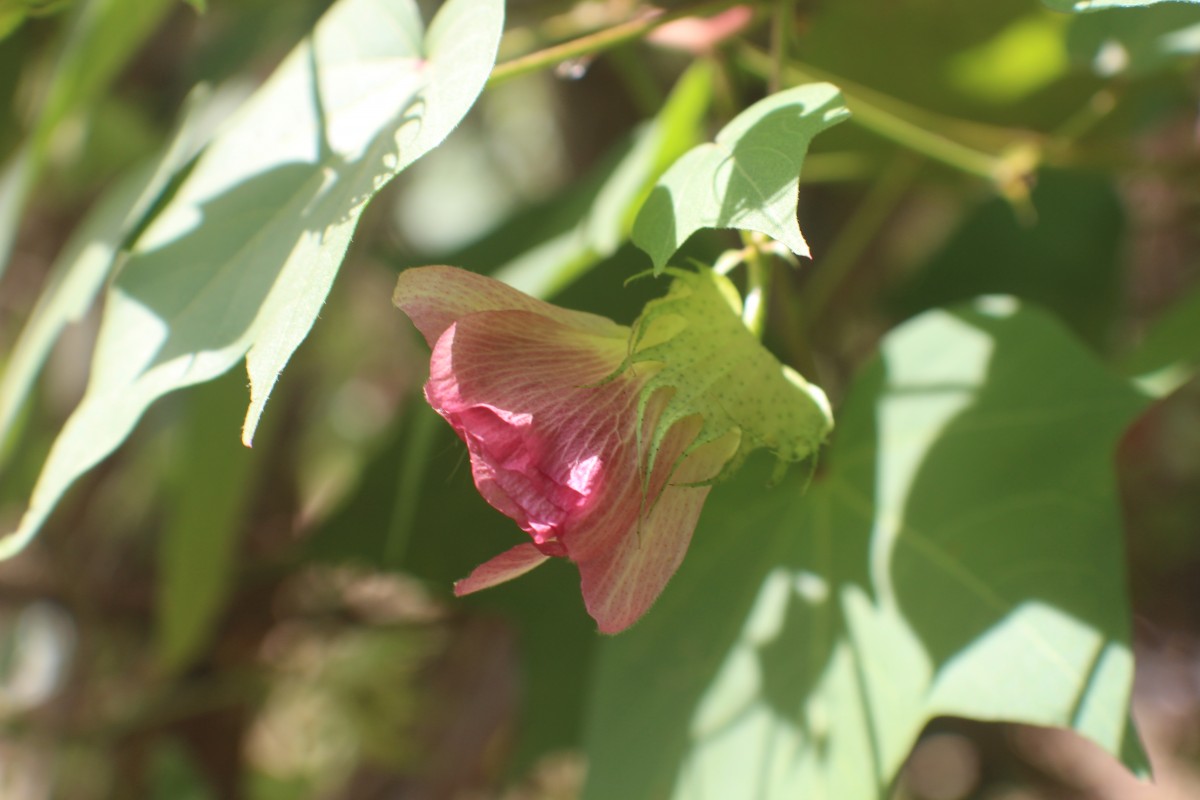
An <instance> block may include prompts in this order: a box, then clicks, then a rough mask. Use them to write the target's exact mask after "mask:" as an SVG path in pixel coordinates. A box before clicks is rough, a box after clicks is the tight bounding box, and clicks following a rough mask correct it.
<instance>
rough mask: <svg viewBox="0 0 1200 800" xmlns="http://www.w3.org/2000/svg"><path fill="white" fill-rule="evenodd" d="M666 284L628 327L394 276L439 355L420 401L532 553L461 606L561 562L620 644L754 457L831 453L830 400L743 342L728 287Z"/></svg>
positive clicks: (500, 289) (687, 274) (502, 558)
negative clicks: (761, 452) (716, 495)
mask: <svg viewBox="0 0 1200 800" xmlns="http://www.w3.org/2000/svg"><path fill="white" fill-rule="evenodd" d="M671 275H672V281H671V286H670V289H669V291H668V292H667V294H666V296H664V297H662V298H660V299H658V300H654V301H651V302H650V303H649V304H647V306H646V308H645V309H644V310H643V312H642V314H641V316H640V317H639V318H638V319H637V321H635V322H634V324H633V326H632V327H627V326H624V325H619V324H617V323H615V322H613V321H612V320H609V319H606V318H604V317H600V316H597V315H594V314H588V313H584V312H580V311H572V310H568V309H564V308H560V307H558V306H555V305H551V304H549V303H546V302H543V301H541V300H537V299H535V298H533V297H530V296H528V295H526V294H523V293H521V292H519V291H517V290H516V289H513V288H510V287H508V286H506V285H505V284H503V283H501V282H500V281H497V280H495V279H493V278H488V277H484V276H481V275H477V274H475V273H472V272H469V271H466V270H463V269H457V268H454V267H423V268H417V269H411V270H408V271H406V272H404V273H403V274H402V275H401V276H400V280H399V282H398V284H397V286H396V292H395V296H394V301H395V303H396V305H397V306H398V307H399V308H400V309H401V310H402V311H403V312H404V313H405V314H407V315H408V317H409V318H410V319H411V320H412V322H413V324H414V325H416V327H417V328H418V329H419V330H420V331H421V334H422V335H423V336H424V337H425V340H426V341H427V342H428V343H429V345H430V347H432V348H433V354H432V358H431V360H430V369H429V372H430V374H429V380H428V382H427V383H426V384H425V398H426V400H428V401H429V404H430V405H431V406H432V407H433V408H434V410H436V411H437V412H438V413H439V414H440V415H441V416H442V417H444V418H445V419H446V421H447V422H449V423H450V425H451V426H452V427H453V428H454V431H455V432H456V433H457V434H458V436H459V437H460V438H461V439H462V440H463V441H464V442H465V443H466V445H467V450H468V452H469V453H470V457H471V472H472V475H473V477H474V480H475V486H476V488H477V489H478V490H479V493H480V494H481V495H482V496H483V497H484V499H486V500H487V501H488V502H489V503H490V504H491V505H492V506H493V507H494V508H495V509H496V510H498V511H500V512H501V513H503V514H506V515H507V516H509V517H511V518H512V519H513V521H514V522H516V523H517V526H518V527H519V528H521V530H523V531H525V532H526V533H527V534H528V535H529V537H530V541H527V542H523V543H521V544H518V545H516V546H514V547H512V548H511V549H509V550H506V551H505V552H503V553H502V554H500V555H499V556H497V557H495V558H493V559H491V560H490V561H487V562H486V563H484V564H483V565H481V566H479V567H478V568H476V569H475V570H474V571H473V572H472V573H471V574H470V575H469V576H468V577H466V578H464V579H463V580H460V581H458V582H457V583H456V584H455V587H454V590H455V593H456V594H458V595H465V594H470V593H472V592H476V591H479V590H481V589H486V588H488V587H491V586H495V585H497V584H499V583H503V582H505V581H508V580H511V579H513V578H516V577H519V576H520V575H523V574H525V573H526V572H529V571H530V570H532V569H534V568H535V567H537V566H539V565H540V564H542V563H544V562H545V561H547V560H548V559H550V558H554V557H557V558H566V559H569V560H570V561H572V562H573V563H574V564H575V565H576V567H577V568H578V569H579V575H580V583H581V587H582V591H583V598H584V603H585V605H586V606H587V610H588V613H589V614H591V616H592V618H593V619H594V620H595V621H596V624H597V625H598V627H599V629H600V631H601V632H603V633H618V632H620V631H622V630H624V629H626V628H628V627H629V626H630V625H632V624H633V623H634V622H636V621H637V620H638V619H639V618H641V616H642V615H643V614H645V613H646V611H647V610H648V609H649V608H650V606H651V605H652V604H653V603H654V601H655V600H656V599H657V598H658V596H659V594H660V593H661V592H662V590H663V588H664V587H665V586H666V584H667V581H669V580H670V578H671V576H672V575H673V574H675V571H676V569H677V568H678V567H679V564H680V562H681V561H682V560H683V558H684V554H685V553H686V552H687V548H688V543H689V542H690V541H691V538H692V532H693V530H694V529H695V527H696V523H697V520H698V519H699V517H700V513H701V509H702V507H703V505H704V501H705V498H706V497H707V496H708V494H709V491H710V489H711V487H712V484H713V483H714V482H715V481H717V480H718V479H719V478H721V477H723V476H724V475H726V474H728V473H729V472H730V471H731V470H732V469H733V468H735V467H736V465H737V464H739V463H740V462H741V461H742V459H744V458H745V456H746V455H747V454H748V453H749V452H750V451H752V450H754V449H757V448H760V447H765V448H767V449H769V450H771V452H773V453H774V454H775V455H776V456H777V457H778V458H779V460H780V463H781V464H786V463H788V462H795V461H800V460H803V459H805V458H809V457H811V456H813V454H814V453H815V451H816V450H817V448H818V447H819V446H820V444H821V442H822V441H824V439H825V437H826V435H827V434H828V433H829V431H830V429H831V427H832V424H833V421H832V417H831V414H830V410H829V404H828V401H827V400H826V399H825V395H824V393H822V392H821V390H820V389H819V388H818V387H816V386H813V385H812V384H810V383H808V382H807V381H805V380H804V378H802V377H801V376H800V375H799V374H798V373H796V372H795V371H794V370H792V369H790V368H788V367H785V366H783V365H781V364H780V363H779V362H778V361H776V360H775V358H774V357H773V356H772V355H771V354H770V353H769V352H768V351H767V350H765V349H764V348H763V347H762V345H761V344H760V343H759V342H758V340H757V339H756V338H755V337H754V336H753V335H752V334H751V333H750V331H749V330H748V329H747V328H746V327H745V326H744V324H743V322H742V308H741V299H740V297H739V296H738V293H737V290H736V289H735V288H734V286H733V284H732V283H731V282H730V281H729V279H728V278H726V277H724V276H722V275H719V274H717V273H716V272H713V271H712V270H709V269H707V268H701V269H699V270H698V271H686V270H672V271H671Z"/></svg>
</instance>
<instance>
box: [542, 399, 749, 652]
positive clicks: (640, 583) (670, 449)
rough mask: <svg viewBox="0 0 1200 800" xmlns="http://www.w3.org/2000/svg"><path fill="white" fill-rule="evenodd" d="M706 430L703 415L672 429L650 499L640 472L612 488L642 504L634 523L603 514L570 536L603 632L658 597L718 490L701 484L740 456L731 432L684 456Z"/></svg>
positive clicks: (570, 549)
mask: <svg viewBox="0 0 1200 800" xmlns="http://www.w3.org/2000/svg"><path fill="white" fill-rule="evenodd" d="M656 405H659V406H660V407H661V402H659V403H656ZM647 424H648V425H653V424H654V422H653V420H648V421H647ZM700 427H701V420H700V419H699V418H689V419H686V420H683V421H681V422H679V423H677V424H676V425H675V426H674V427H673V428H672V430H671V432H670V433H669V434H668V436H667V438H666V439H665V440H664V441H663V444H662V449H661V451H660V453H659V459H658V466H657V467H655V475H654V476H652V479H651V481H650V487H649V493H648V494H647V495H646V499H645V500H641V498H642V493H643V491H644V487H643V484H642V483H641V481H640V478H639V477H638V476H637V475H634V476H632V478H633V479H632V480H631V481H629V482H628V483H626V484H625V485H624V486H621V487H616V486H613V487H610V488H611V489H612V490H613V492H614V494H618V493H619V494H620V495H621V496H622V497H623V498H625V499H624V501H623V502H618V503H617V504H616V506H618V507H620V506H622V505H623V506H625V507H628V506H629V505H631V504H632V503H634V502H638V501H641V503H642V505H641V508H640V510H639V513H638V514H636V515H634V516H633V517H632V519H631V518H630V517H629V516H628V515H625V514H608V515H597V516H595V517H593V518H591V519H589V520H588V525H587V526H586V528H581V529H579V530H575V531H572V532H571V534H570V536H569V537H567V538H566V539H565V542H566V545H567V553H568V556H569V557H570V558H571V560H572V561H574V562H575V563H576V564H577V566H578V567H579V575H580V583H581V587H582V591H583V599H584V603H585V604H586V606H587V609H588V613H589V614H590V615H591V616H592V618H593V619H595V620H596V623H597V625H598V626H599V628H600V631H601V632H602V633H619V632H620V631H622V630H624V629H625V628H628V627H629V626H630V625H632V624H633V623H634V622H636V621H637V620H638V619H640V618H641V617H642V615H643V614H645V613H646V611H647V610H648V609H649V608H650V606H651V605H652V604H653V603H654V601H655V600H657V599H658V596H659V595H660V594H661V593H662V591H663V589H664V588H665V587H666V585H667V581H669V580H670V578H671V576H672V575H674V574H675V571H676V570H677V569H678V568H679V564H680V562H682V561H683V557H684V554H685V553H686V552H687V548H688V545H689V543H690V542H691V539H692V531H694V530H695V528H696V523H697V521H698V520H699V517H700V511H701V509H702V508H703V506H704V500H705V498H706V497H708V492H709V488H710V487H709V486H706V485H697V484H702V483H703V482H704V481H709V480H712V479H713V478H715V477H716V476H717V475H718V474H719V473H720V471H721V469H722V467H724V465H725V462H726V461H728V460H729V458H730V457H731V456H732V455H733V454H734V453H735V452H736V451H737V448H738V439H739V437H738V435H737V434H736V433H731V434H730V435H727V436H723V437H721V438H720V439H718V440H716V441H713V442H709V443H707V444H705V445H702V446H701V447H698V448H696V449H695V450H694V451H692V452H690V453H688V454H687V455H686V456H685V455H683V453H684V452H685V450H686V449H687V448H688V446H689V445H690V443H691V442H692V440H693V439H694V438H695V436H696V434H697V433H698V432H699V430H700ZM626 480H629V477H628V476H626Z"/></svg>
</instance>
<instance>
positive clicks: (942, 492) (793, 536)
mask: <svg viewBox="0 0 1200 800" xmlns="http://www.w3.org/2000/svg"><path fill="white" fill-rule="evenodd" d="M882 349H883V352H882V356H881V358H879V359H877V360H876V361H875V362H873V364H872V365H871V366H870V367H869V369H867V370H866V372H865V374H864V375H863V376H861V377H860V378H859V380H858V381H857V382H856V383H855V385H854V387H853V389H852V392H851V395H850V397H849V399H848V400H847V402H846V405H845V407H844V408H843V409H842V411H841V413H840V415H839V431H840V433H839V435H838V437H837V439H836V441H835V443H834V445H833V447H832V452H831V453H830V454H829V455H828V457H827V458H826V462H827V464H828V471H827V472H826V474H824V475H822V476H820V477H818V478H817V480H816V481H815V482H814V484H813V486H812V488H811V489H810V490H809V491H808V492H807V493H804V491H803V480H802V477H800V476H796V477H794V478H793V479H792V480H790V481H789V482H787V483H785V484H784V485H782V486H779V487H777V488H775V489H772V490H764V489H763V488H762V483H763V482H764V481H765V478H766V471H765V470H763V469H759V470H758V471H757V474H755V471H754V470H748V471H747V473H746V474H745V477H742V478H739V479H737V480H736V481H734V482H733V483H732V485H722V486H718V487H717V488H716V489H715V490H714V492H713V496H712V497H711V498H710V500H709V508H708V509H707V510H706V512H705V513H706V516H705V518H703V519H702V521H701V525H700V529H699V530H698V531H697V532H696V536H695V538H694V540H693V544H692V548H691V552H689V554H688V558H687V560H686V561H685V562H684V565H683V568H682V569H681V570H680V571H679V573H678V575H677V576H676V577H675V579H674V581H673V582H672V583H671V585H669V586H668V587H667V590H666V592H665V593H664V594H663V596H662V598H661V599H660V601H659V603H658V605H657V606H656V607H655V608H654V609H652V610H651V612H650V613H649V614H648V615H647V616H646V618H645V619H644V620H643V621H642V622H641V623H640V624H639V625H638V626H637V627H635V628H633V629H632V630H631V631H629V632H628V633H626V634H624V635H622V636H620V637H618V638H616V639H613V640H610V641H606V642H605V643H604V646H603V651H602V653H601V657H600V660H599V664H598V668H597V678H596V688H595V691H594V694H593V698H592V722H591V726H590V731H589V736H588V754H589V760H590V767H589V780H590V783H589V787H588V792H587V796H588V797H594V798H607V797H622V798H631V800H634V799H636V798H649V797H678V798H683V797H696V796H700V795H703V796H712V797H727V796H754V797H759V798H785V797H787V798H790V797H836V798H839V800H867V799H868V798H872V799H873V798H878V797H881V796H886V791H887V787H888V786H889V784H890V783H891V781H892V780H893V778H894V776H895V774H896V771H897V769H898V768H899V767H900V765H901V763H902V762H903V760H904V758H905V757H906V755H907V754H908V752H909V749H910V747H911V746H912V744H913V742H914V740H915V738H916V736H917V735H918V733H919V732H920V730H921V728H922V726H923V725H924V724H925V723H926V721H927V720H929V719H930V718H932V717H934V716H938V715H943V714H950V715H963V716H969V717H974V718H979V719H1006V720H1020V721H1024V722H1030V723H1035V724H1042V725H1062V726H1068V727H1072V728H1074V729H1075V730H1077V731H1079V732H1081V733H1083V734H1084V735H1086V736H1088V737H1090V738H1091V739H1093V740H1095V741H1096V742H1098V743H1099V744H1100V745H1102V746H1103V747H1104V748H1106V749H1107V750H1109V751H1110V752H1112V753H1119V754H1122V755H1123V756H1124V757H1125V758H1126V759H1127V762H1131V763H1133V764H1135V765H1138V766H1141V765H1142V764H1141V761H1140V759H1139V754H1140V750H1139V749H1138V747H1137V744H1136V740H1135V739H1134V737H1133V733H1132V731H1131V729H1130V727H1129V725H1128V722H1127V705H1128V701H1129V695H1130V683H1131V680H1132V677H1133V661H1132V655H1131V653H1130V648H1129V630H1128V628H1129V611H1128V607H1127V600H1126V596H1125V587H1124V576H1123V574H1122V541H1121V524H1120V514H1119V510H1118V507H1117V498H1116V491H1115V478H1114V468H1113V463H1112V458H1113V453H1114V450H1115V444H1116V440H1117V438H1118V436H1119V435H1120V434H1121V432H1122V431H1123V429H1124V428H1125V426H1126V425H1127V423H1128V422H1129V421H1130V419H1131V418H1132V417H1133V416H1134V415H1136V414H1137V413H1138V412H1139V410H1140V409H1142V408H1143V407H1144V405H1145V399H1144V398H1143V397H1142V396H1140V395H1138V394H1137V393H1135V392H1134V391H1132V390H1131V389H1130V388H1129V386H1128V385H1127V384H1126V383H1125V382H1124V381H1122V380H1120V379H1119V378H1117V377H1115V376H1113V375H1110V374H1109V373H1107V372H1106V371H1105V370H1104V369H1103V368H1102V367H1101V366H1100V365H1099V364H1098V363H1097V362H1096V361H1095V360H1094V359H1093V358H1092V357H1091V356H1090V355H1089V354H1088V353H1087V352H1086V351H1085V350H1084V349H1083V348H1082V347H1080V346H1079V345H1078V344H1076V343H1075V342H1074V341H1073V340H1072V339H1071V337H1070V336H1069V335H1067V334H1066V333H1065V332H1064V331H1063V330H1062V329H1061V328H1060V327H1059V326H1058V325H1057V324H1055V323H1053V322H1052V321H1051V320H1050V319H1049V318H1047V317H1046V316H1044V315H1043V314H1041V313H1038V312H1035V311H1030V310H1015V304H1013V303H1011V302H1010V301H1006V300H1004V299H1001V298H995V299H992V300H989V301H987V302H981V303H980V304H978V305H977V306H976V307H975V308H974V309H967V310H963V311H960V312H957V313H949V312H944V311H933V312H929V313H927V314H924V315H922V316H921V317H919V318H917V319H915V320H913V321H912V322H909V323H907V324H905V325H904V326H902V327H901V328H899V329H897V330H895V331H894V332H892V333H891V334H890V335H889V336H888V337H887V338H886V339H885V341H884V343H883V348H882ZM759 466H760V467H761V466H762V465H761V463H760V464H759Z"/></svg>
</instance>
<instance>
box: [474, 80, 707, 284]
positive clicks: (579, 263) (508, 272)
mask: <svg viewBox="0 0 1200 800" xmlns="http://www.w3.org/2000/svg"><path fill="white" fill-rule="evenodd" d="M712 85H713V69H712V67H711V65H709V64H708V63H706V62H703V61H698V62H696V64H695V65H693V66H692V68H691V69H689V70H688V71H687V72H686V73H684V75H683V76H682V77H681V78H680V79H679V81H678V83H677V84H676V85H675V88H674V89H673V90H672V92H671V95H670V97H668V98H667V101H666V103H664V104H663V107H662V110H661V111H660V112H659V114H658V116H656V117H655V118H654V119H653V120H652V121H651V122H650V123H648V124H647V125H645V126H643V127H641V128H639V129H638V130H637V131H636V133H635V134H634V141H633V145H632V146H631V147H630V148H629V151H628V152H627V153H625V155H624V157H622V158H621V160H620V161H619V162H617V163H616V164H615V166H614V167H613V168H612V170H611V171H610V172H609V173H608V174H607V175H606V176H605V177H604V179H603V181H602V182H600V183H599V185H598V186H597V188H596V189H595V190H594V192H593V193H591V196H590V197H589V201H588V202H587V203H586V204H581V207H580V213H579V216H578V219H577V221H576V222H575V224H574V225H572V226H570V227H569V228H568V229H567V230H566V231H564V232H563V233H560V234H558V235H556V236H553V237H550V238H548V239H546V240H545V241H543V242H541V243H539V244H538V245H537V246H536V247H534V248H532V249H531V250H529V251H528V252H526V253H524V254H522V255H521V256H518V257H517V258H515V259H513V260H512V261H509V262H508V263H507V264H505V265H504V266H502V267H500V268H499V269H498V270H496V272H495V273H494V276H495V277H496V278H498V279H499V280H502V281H504V282H505V283H507V284H509V285H510V286H515V287H516V288H518V289H520V290H521V291H523V292H526V293H527V294H531V295H533V296H534V297H542V298H546V297H549V296H551V295H553V294H555V293H557V292H558V291H559V290H561V289H562V288H563V287H564V286H566V285H568V284H570V283H571V282H572V281H574V280H575V279H576V278H578V277H579V276H580V274H582V273H583V272H584V271H586V270H587V269H589V268H590V267H592V266H593V265H595V264H596V263H597V262H599V261H602V260H603V259H605V258H608V257H609V256H611V255H612V254H613V253H615V252H616V251H617V248H618V247H620V246H621V244H622V243H624V241H625V240H626V239H628V238H629V234H630V232H631V231H632V229H633V220H634V215H635V213H636V211H637V209H638V208H640V207H641V204H642V202H643V201H644V200H645V199H646V195H647V194H649V192H650V187H651V184H652V182H653V181H654V180H656V179H657V178H658V177H659V176H660V175H661V174H662V173H663V171H664V170H665V169H666V168H667V167H668V165H670V163H671V162H673V161H674V160H675V159H677V158H679V157H680V156H681V155H683V153H684V152H685V151H686V150H687V149H688V148H690V147H692V146H693V145H694V144H696V142H698V141H699V139H700V125H701V122H702V121H703V116H704V112H705V111H706V110H707V109H708V101H709V98H710V97H711V95H712ZM466 263H472V262H466Z"/></svg>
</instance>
